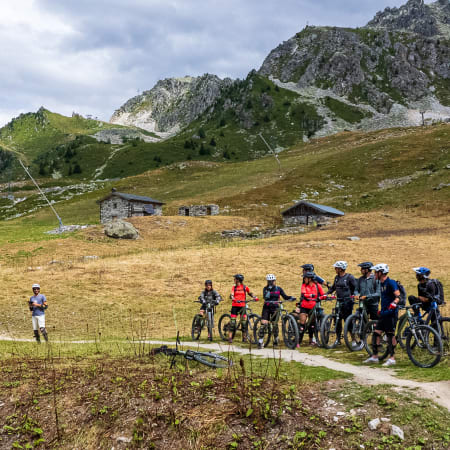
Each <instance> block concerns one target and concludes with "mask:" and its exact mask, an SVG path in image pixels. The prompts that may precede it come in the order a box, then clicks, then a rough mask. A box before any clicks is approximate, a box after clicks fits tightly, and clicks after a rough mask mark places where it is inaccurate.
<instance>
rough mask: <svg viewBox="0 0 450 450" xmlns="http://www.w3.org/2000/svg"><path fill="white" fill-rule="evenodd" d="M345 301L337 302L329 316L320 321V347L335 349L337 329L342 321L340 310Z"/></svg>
mask: <svg viewBox="0 0 450 450" xmlns="http://www.w3.org/2000/svg"><path fill="white" fill-rule="evenodd" d="M351 298H353V297H351ZM345 301H346V300H337V302H336V306H335V307H334V308H333V310H332V312H331V314H327V315H326V316H325V317H324V318H323V320H322V324H321V326H320V340H321V342H322V346H323V347H325V348H327V349H331V348H336V346H337V345H338V341H337V337H338V334H337V329H338V326H339V323H340V321H341V320H342V319H341V315H342V312H341V309H342V305H343V303H344V302H345Z"/></svg>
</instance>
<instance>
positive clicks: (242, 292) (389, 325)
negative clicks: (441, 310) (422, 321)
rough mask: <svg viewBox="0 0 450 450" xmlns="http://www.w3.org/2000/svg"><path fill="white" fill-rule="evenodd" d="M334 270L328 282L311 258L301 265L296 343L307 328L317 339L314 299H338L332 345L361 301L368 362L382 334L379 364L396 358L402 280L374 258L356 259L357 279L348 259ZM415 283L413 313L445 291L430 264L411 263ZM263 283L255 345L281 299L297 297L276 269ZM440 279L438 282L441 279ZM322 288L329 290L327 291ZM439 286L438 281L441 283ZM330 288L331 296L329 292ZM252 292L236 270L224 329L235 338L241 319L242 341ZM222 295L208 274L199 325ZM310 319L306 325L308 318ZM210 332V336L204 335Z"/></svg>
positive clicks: (275, 334) (375, 355) (275, 340)
mask: <svg viewBox="0 0 450 450" xmlns="http://www.w3.org/2000/svg"><path fill="white" fill-rule="evenodd" d="M333 267H334V269H335V271H336V276H335V278H334V280H333V282H332V283H327V282H326V281H325V280H324V279H323V278H321V277H320V276H318V275H317V274H316V273H315V271H314V265H313V264H304V265H302V266H301V268H302V271H303V273H302V280H303V282H302V286H301V295H300V299H299V301H298V303H296V307H295V309H294V311H292V313H291V315H292V316H293V317H294V318H295V320H296V322H297V326H298V343H297V347H300V345H301V344H302V342H303V336H304V334H305V333H306V332H308V335H309V345H310V346H317V345H318V342H317V339H316V338H315V335H316V333H315V332H314V327H317V325H318V324H315V323H314V321H312V323H311V321H308V319H309V317H310V315H311V313H312V311H313V309H314V307H315V305H316V302H320V301H321V300H325V299H330V298H332V299H336V300H337V304H339V316H338V317H339V320H338V322H337V324H336V341H335V342H334V344H333V347H335V346H338V345H341V337H342V330H343V326H342V324H343V322H345V320H346V319H347V318H348V317H349V316H350V315H351V314H352V312H353V306H354V304H355V300H356V301H360V302H363V304H364V308H365V311H366V313H367V315H368V317H369V318H370V319H371V320H376V325H375V327H374V329H373V337H372V355H371V356H370V357H369V358H368V359H366V360H365V361H364V363H366V364H370V363H377V362H379V356H378V350H379V347H380V344H381V339H382V335H383V338H384V340H385V341H387V342H383V344H387V348H388V359H387V360H386V362H385V363H384V364H383V365H384V366H391V365H394V364H395V363H396V361H395V348H396V345H397V341H396V337H395V330H396V326H397V320H398V310H399V306H403V305H404V302H405V300H406V293H405V291H404V288H403V286H401V284H400V283H399V282H397V281H395V280H392V279H391V278H389V266H388V265H387V264H385V263H379V264H372V262H369V261H365V262H362V263H360V264H358V267H359V268H360V272H361V276H360V277H359V278H358V279H356V278H355V277H354V276H353V275H352V274H350V273H348V272H347V267H348V264H347V262H346V261H336V262H335V263H334V264H333ZM413 270H414V272H415V274H416V278H417V280H418V282H419V284H418V295H417V296H409V297H408V300H409V303H410V304H411V305H415V307H414V311H415V312H414V314H419V311H420V308H422V309H423V310H424V311H429V309H430V307H431V305H432V304H433V303H434V304H436V303H435V302H436V300H439V295H441V296H442V297H443V293H440V292H439V289H438V288H437V287H436V286H437V284H436V283H435V282H436V281H438V280H431V279H430V274H431V270H430V269H428V268H426V267H416V268H413ZM266 281H267V284H266V286H264V289H263V298H262V301H263V308H262V313H261V318H260V322H261V323H260V324H259V327H258V329H257V338H258V339H257V345H258V348H260V349H261V348H263V347H264V336H265V332H266V330H265V328H266V327H268V326H269V322H270V321H271V319H272V317H273V316H274V315H275V314H277V311H278V310H279V305H280V303H281V302H282V299H283V300H286V301H295V300H297V299H296V298H295V297H292V296H290V295H287V294H286V293H285V291H284V290H283V288H281V287H280V286H278V285H277V284H276V276H275V275H274V274H268V275H266ZM439 283H440V282H439ZM324 287H325V288H327V290H326V291H325V289H324ZM440 287H441V288H442V285H440ZM332 294H335V296H333V297H330V296H331V295H332ZM248 297H250V298H251V299H253V300H254V301H259V298H258V297H257V296H256V295H254V294H253V293H252V291H251V289H250V288H249V287H248V286H246V285H245V284H244V276H243V275H242V274H236V275H234V285H233V286H232V288H231V293H230V299H231V302H232V304H231V313H230V317H231V320H230V322H229V329H228V342H229V343H230V344H231V343H232V342H233V337H234V335H235V331H236V327H237V325H238V321H237V319H238V317H239V319H240V320H239V323H240V324H241V329H242V339H243V342H247V340H248V338H249V337H248V317H247V308H246V303H247V301H248V300H247V298H248ZM221 300H222V298H221V296H220V294H219V293H218V292H217V291H216V290H214V289H213V283H212V281H211V280H206V281H205V289H204V291H202V293H201V295H200V296H199V302H200V303H201V304H202V305H201V307H200V314H199V316H198V317H199V318H200V321H199V323H198V324H197V326H198V327H201V326H202V323H201V320H203V319H204V317H205V311H206V305H207V304H219V302H220V301H221ZM439 303H441V302H439ZM307 323H308V327H307V326H306V324H307ZM272 333H273V345H275V346H276V345H278V344H279V340H278V324H276V326H275V328H274V329H273V330H272ZM208 337H210V338H212V336H208ZM351 345H352V346H357V345H358V344H357V343H356V342H352V344H351Z"/></svg>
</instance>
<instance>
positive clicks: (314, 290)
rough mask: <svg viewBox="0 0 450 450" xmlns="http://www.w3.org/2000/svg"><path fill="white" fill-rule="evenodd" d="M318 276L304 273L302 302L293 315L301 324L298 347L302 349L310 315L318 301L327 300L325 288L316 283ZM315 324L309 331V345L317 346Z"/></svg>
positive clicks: (312, 273) (298, 304)
mask: <svg viewBox="0 0 450 450" xmlns="http://www.w3.org/2000/svg"><path fill="white" fill-rule="evenodd" d="M315 279H316V274H315V273H314V272H304V273H303V284H302V294H301V301H300V302H299V303H297V308H296V309H295V311H294V312H293V313H292V315H293V316H294V317H295V318H296V319H297V322H298V323H299V327H298V329H299V340H298V345H297V347H300V344H301V343H302V340H303V335H304V334H305V323H306V321H307V319H308V316H309V314H310V313H311V311H312V309H313V308H314V306H315V304H316V301H317V300H318V299H320V300H323V299H325V298H326V295H325V293H324V291H323V287H322V286H321V285H320V284H319V283H317V282H316V281H315ZM315 326H316V324H315V323H312V324H311V326H310V328H309V330H308V334H309V345H311V346H313V347H314V346H316V345H317V342H316V340H315V338H314V327H315Z"/></svg>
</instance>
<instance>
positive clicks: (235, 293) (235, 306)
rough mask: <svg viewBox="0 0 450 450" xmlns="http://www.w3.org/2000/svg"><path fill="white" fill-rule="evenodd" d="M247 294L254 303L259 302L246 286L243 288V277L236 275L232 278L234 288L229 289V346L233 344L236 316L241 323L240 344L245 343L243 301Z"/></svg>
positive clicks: (245, 320)
mask: <svg viewBox="0 0 450 450" xmlns="http://www.w3.org/2000/svg"><path fill="white" fill-rule="evenodd" d="M247 294H248V295H249V296H250V297H251V298H252V299H253V300H255V301H256V302H257V301H258V300H259V299H258V297H256V296H254V295H253V294H252V293H251V291H250V289H249V287H248V286H244V275H242V274H240V273H238V274H236V275H235V276H234V286H233V287H232V288H231V294H230V298H231V301H232V303H231V313H230V316H231V321H230V332H229V334H228V342H229V343H230V344H231V343H232V342H233V333H234V331H235V330H236V317H237V316H238V314H239V315H240V316H242V317H241V321H242V342H246V341H247V330H248V323H247V315H246V314H245V300H246V298H247Z"/></svg>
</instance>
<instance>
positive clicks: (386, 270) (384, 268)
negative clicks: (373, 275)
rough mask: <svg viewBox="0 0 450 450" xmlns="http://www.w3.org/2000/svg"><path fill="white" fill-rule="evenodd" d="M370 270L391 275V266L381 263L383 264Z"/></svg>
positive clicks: (376, 265)
mask: <svg viewBox="0 0 450 450" xmlns="http://www.w3.org/2000/svg"><path fill="white" fill-rule="evenodd" d="M370 270H375V272H381V273H384V274H386V273H389V266H388V265H387V264H384V263H381V264H375V265H374V266H372V267H371V268H370Z"/></svg>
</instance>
